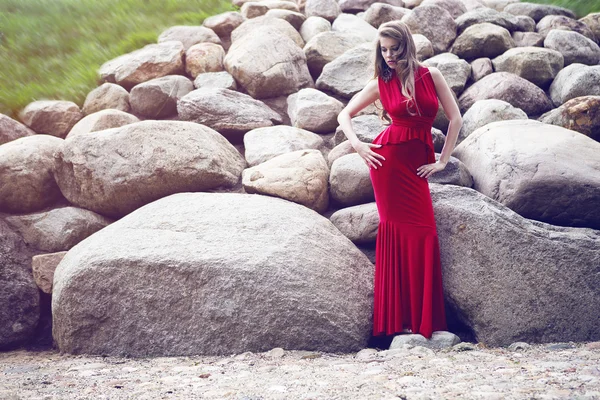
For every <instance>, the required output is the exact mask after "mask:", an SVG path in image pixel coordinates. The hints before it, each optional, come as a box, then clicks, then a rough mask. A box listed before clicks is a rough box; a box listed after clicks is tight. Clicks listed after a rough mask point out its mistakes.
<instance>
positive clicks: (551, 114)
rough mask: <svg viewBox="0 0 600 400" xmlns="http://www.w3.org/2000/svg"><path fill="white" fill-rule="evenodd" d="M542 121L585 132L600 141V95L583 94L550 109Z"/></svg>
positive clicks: (542, 117)
mask: <svg viewBox="0 0 600 400" xmlns="http://www.w3.org/2000/svg"><path fill="white" fill-rule="evenodd" d="M539 121H540V122H543V123H545V124H552V125H558V126H562V127H563V128H566V129H570V130H572V131H577V132H579V133H583V134H584V135H586V136H589V137H590V138H592V139H594V140H596V141H598V142H600V96H581V97H575V98H574V99H571V100H569V101H567V102H566V103H565V104H563V105H562V106H560V107H558V108H555V109H554V110H551V111H548V112H547V113H546V114H544V115H542V116H541V117H540V118H539Z"/></svg>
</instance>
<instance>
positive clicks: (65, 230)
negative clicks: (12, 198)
mask: <svg viewBox="0 0 600 400" xmlns="http://www.w3.org/2000/svg"><path fill="white" fill-rule="evenodd" d="M6 222H8V224H9V225H10V226H11V227H12V228H13V229H14V230H15V231H16V232H18V233H19V235H21V237H22V238H23V240H24V241H25V243H27V244H28V245H29V246H32V247H33V248H35V249H37V250H40V251H44V252H57V251H65V250H69V249H70V248H71V247H73V246H75V245H76V244H77V243H79V242H81V241H82V240H83V239H85V238H87V237H88V236H90V235H92V234H93V233H95V232H97V231H99V230H100V229H102V228H104V227H105V226H108V225H110V224H111V223H112V222H113V221H112V220H110V219H108V218H106V217H103V216H101V215H98V214H96V213H95V212H93V211H89V210H84V209H82V208H77V207H60V208H54V209H51V210H48V211H43V212H37V213H33V214H25V215H13V216H7V217H6Z"/></svg>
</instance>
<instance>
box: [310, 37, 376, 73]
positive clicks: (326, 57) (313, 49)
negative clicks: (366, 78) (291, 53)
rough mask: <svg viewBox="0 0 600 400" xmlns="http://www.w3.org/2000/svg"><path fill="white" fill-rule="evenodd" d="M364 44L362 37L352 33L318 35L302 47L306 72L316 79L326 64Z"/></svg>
mask: <svg viewBox="0 0 600 400" xmlns="http://www.w3.org/2000/svg"><path fill="white" fill-rule="evenodd" d="M365 42H366V40H365V39H364V38H363V37H362V36H360V35H358V34H356V33H353V32H338V31H328V32H323V33H319V34H318V35H316V36H314V37H313V38H312V39H310V41H308V42H307V43H306V45H305V46H304V54H305V55H306V63H307V65H308V70H309V71H310V73H311V75H312V76H313V77H315V78H318V77H319V75H321V72H322V71H323V67H324V66H325V65H326V64H327V63H330V62H331V61H333V60H335V59H336V58H338V57H339V56H341V55H342V54H344V53H345V52H346V51H348V50H350V49H352V48H354V47H356V46H359V45H361V44H363V43H365Z"/></svg>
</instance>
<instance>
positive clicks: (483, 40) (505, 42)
mask: <svg viewBox="0 0 600 400" xmlns="http://www.w3.org/2000/svg"><path fill="white" fill-rule="evenodd" d="M513 47H515V42H514V41H513V39H512V37H511V36H510V32H509V31H508V30H506V29H505V28H502V27H501V26H498V25H494V24H490V23H489V22H483V23H481V24H476V25H471V26H470V27H468V28H467V29H465V31H464V32H463V33H461V34H460V35H459V36H458V37H457V38H456V40H455V41H454V44H453V45H452V49H451V50H450V51H451V52H452V53H454V54H456V55H458V56H459V57H460V58H465V59H474V58H481V57H489V58H493V57H496V56H498V55H500V54H502V53H504V52H505V51H506V50H508V49H510V48H513Z"/></svg>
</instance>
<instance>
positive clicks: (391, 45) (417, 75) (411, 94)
mask: <svg viewBox="0 0 600 400" xmlns="http://www.w3.org/2000/svg"><path fill="white" fill-rule="evenodd" d="M378 32H379V35H378V41H377V48H376V54H375V79H373V80H371V81H370V82H369V83H368V84H367V85H366V87H365V88H364V89H363V90H362V91H361V92H360V93H358V95H356V96H355V97H354V98H353V99H352V100H351V101H350V102H349V103H348V105H347V106H346V108H344V110H343V111H342V112H341V113H340V114H339V116H338V121H339V123H340V125H341V127H342V129H343V130H344V133H345V134H346V137H347V138H348V140H350V143H351V144H352V146H353V147H354V149H355V150H356V152H357V153H358V154H359V155H360V157H362V159H363V160H364V161H365V163H366V164H367V166H368V167H369V170H370V175H371V181H372V183H373V190H374V192H375V202H376V204H377V210H378V213H379V220H380V222H379V227H378V232H377V244H376V255H375V293H374V313H373V336H382V335H394V334H396V333H401V332H412V333H419V334H421V335H423V336H425V337H426V338H431V335H432V333H433V332H434V331H440V330H446V329H447V327H446V316H445V312H444V298H443V291H442V273H441V267H440V253H439V243H438V237H437V230H436V225H435V219H434V215H433V205H432V202H431V195H430V193H429V183H428V181H427V178H429V177H430V176H431V175H432V174H434V173H436V172H439V171H442V170H443V169H444V168H445V167H446V164H447V163H448V160H449V158H450V154H451V153H452V150H453V149H454V145H455V144H456V139H457V137H458V131H459V129H460V127H461V125H462V119H461V116H460V111H459V109H458V105H457V104H456V101H455V100H454V97H453V96H452V92H451V90H450V88H449V87H448V84H447V83H446V81H445V80H444V77H443V76H442V74H441V73H440V71H439V70H437V69H436V68H426V67H424V66H421V65H420V64H419V62H418V61H417V57H416V48H415V44H414V42H413V39H412V36H411V33H410V31H409V29H408V27H407V26H406V25H404V24H403V23H402V22H400V21H392V22H387V23H385V24H382V25H381V26H380V27H379V30H378ZM438 98H439V101H440V102H441V104H442V107H443V108H444V111H445V113H446V115H447V116H448V118H449V120H450V125H449V127H448V132H447V136H446V143H445V145H444V148H443V150H442V153H441V155H440V157H439V160H438V161H437V162H436V160H435V153H434V150H433V141H432V138H431V127H432V124H433V120H434V119H435V115H436V113H437V111H438ZM378 99H379V100H381V104H382V105H383V112H382V118H384V119H385V120H387V121H388V122H391V124H390V125H389V126H388V127H387V128H386V129H385V130H384V131H382V132H381V133H380V134H379V135H378V136H377V137H376V138H375V140H373V143H372V144H371V143H364V142H361V141H360V140H358V138H357V137H356V134H355V133H354V130H353V129H352V123H351V118H352V116H354V115H355V114H356V113H358V112H359V111H360V110H362V109H363V108H364V107H366V106H367V105H369V104H371V103H373V102H374V101H376V100H378Z"/></svg>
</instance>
